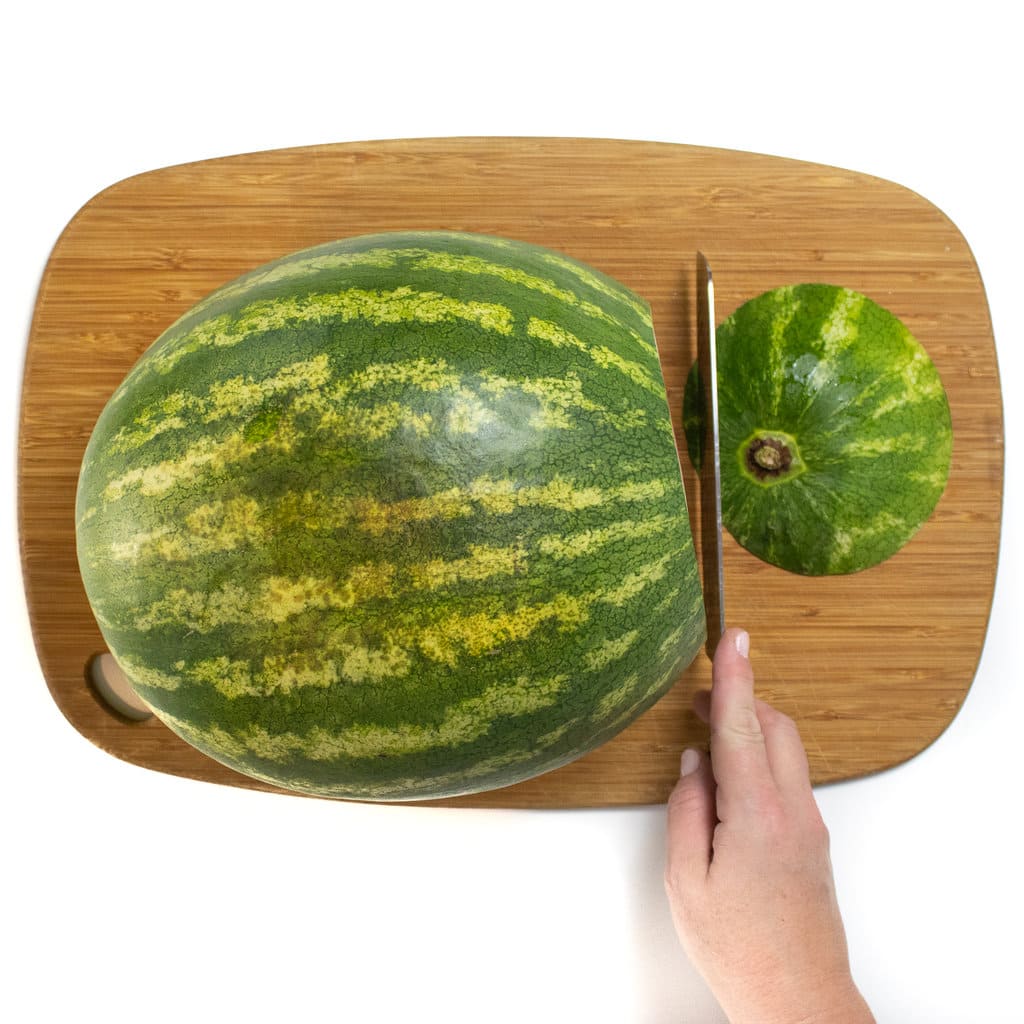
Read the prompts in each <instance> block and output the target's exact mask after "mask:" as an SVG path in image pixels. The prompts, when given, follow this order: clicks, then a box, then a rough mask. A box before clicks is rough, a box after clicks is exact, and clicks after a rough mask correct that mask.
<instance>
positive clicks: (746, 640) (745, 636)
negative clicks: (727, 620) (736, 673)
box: [734, 629, 750, 658]
mask: <svg viewBox="0 0 1024 1024" xmlns="http://www.w3.org/2000/svg"><path fill="white" fill-rule="evenodd" d="M734 642H735V644H736V652H737V653H738V654H739V655H740V656H741V657H743V658H746V657H749V656H750V634H749V633H748V632H747V631H746V630H745V629H740V630H737V632H736V636H735V638H734Z"/></svg>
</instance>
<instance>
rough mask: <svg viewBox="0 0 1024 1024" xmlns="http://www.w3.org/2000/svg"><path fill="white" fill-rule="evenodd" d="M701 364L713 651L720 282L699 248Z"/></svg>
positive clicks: (719, 597) (706, 571)
mask: <svg viewBox="0 0 1024 1024" xmlns="http://www.w3.org/2000/svg"><path fill="white" fill-rule="evenodd" d="M697 370H698V374H699V376H700V383H701V395H702V397H703V400H704V417H703V427H704V443H703V446H702V447H703V450H702V455H701V461H700V532H701V561H702V570H703V578H704V612H705V615H706V616H707V632H708V637H707V651H708V654H709V655H711V656H713V655H714V652H715V648H716V647H717V646H718V641H719V640H720V639H721V638H722V634H723V633H724V632H725V575H724V572H723V570H722V473H721V452H720V447H719V435H718V349H717V347H716V343H715V285H714V279H713V278H712V276H711V267H710V266H709V265H708V261H707V259H706V257H705V256H704V254H703V253H702V252H698V253H697Z"/></svg>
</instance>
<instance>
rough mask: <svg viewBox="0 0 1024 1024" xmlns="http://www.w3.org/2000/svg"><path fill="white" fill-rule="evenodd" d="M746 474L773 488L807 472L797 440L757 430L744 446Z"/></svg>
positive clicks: (780, 432) (757, 481)
mask: <svg viewBox="0 0 1024 1024" xmlns="http://www.w3.org/2000/svg"><path fill="white" fill-rule="evenodd" d="M739 451H740V452H741V453H742V465H743V469H744V471H745V474H746V475H747V476H748V477H749V478H750V479H752V480H754V481H755V482H756V483H759V484H761V485H762V486H770V485H772V484H776V483H780V482H781V481H783V480H785V479H787V478H790V477H792V476H796V475H799V474H800V473H802V472H803V470H804V463H803V460H802V459H801V458H800V450H799V448H798V447H797V444H796V440H795V439H794V438H793V437H791V436H790V435H789V434H786V433H783V432H782V431H780V430H773V431H766V430H755V431H754V433H753V434H752V435H751V436H750V437H748V438H747V439H746V441H744V442H743V444H741V445H740V448H739Z"/></svg>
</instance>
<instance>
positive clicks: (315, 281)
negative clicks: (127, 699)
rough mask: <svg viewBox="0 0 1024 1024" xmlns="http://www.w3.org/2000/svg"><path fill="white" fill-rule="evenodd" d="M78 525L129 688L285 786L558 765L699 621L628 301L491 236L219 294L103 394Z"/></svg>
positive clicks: (584, 269) (682, 646)
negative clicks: (111, 390)
mask: <svg viewBox="0 0 1024 1024" xmlns="http://www.w3.org/2000/svg"><path fill="white" fill-rule="evenodd" d="M76 516H77V542H78V557H79V564H80V568H81V574H82V579H83V582H84V584H85V588H86V592H87V594H88V597H89V601H90V603H91V606H92V608H93V610H94V612H95V616H96V619H97V622H98V624H99V627H100V629H101V631H102V633H103V636H104V638H105V640H106V642H107V644H108V645H109V647H110V651H111V652H112V654H113V656H114V657H115V659H116V660H117V662H118V664H119V666H120V667H121V669H122V670H123V671H124V673H125V674H126V676H127V677H128V679H129V681H130V682H131V684H132V686H133V688H134V689H135V691H136V692H137V693H138V694H139V695H140V697H141V698H142V699H143V700H144V701H145V702H146V703H147V704H148V705H149V706H150V707H151V708H152V710H153V712H154V714H155V715H156V716H158V717H159V718H160V719H161V720H162V721H163V722H164V723H165V724H166V725H167V726H168V727H169V728H170V729H172V730H173V731H174V732H175V733H177V734H178V735H179V736H181V737H182V738H183V739H185V740H186V741H187V742H189V743H190V744H192V745H194V746H195V747H197V748H198V749H199V750H201V751H203V752H205V753H206V754H207V755H209V756H210V757H212V758H215V759H216V760H218V761H220V762H222V763H223V764H226V765H229V766H230V767H232V768H234V769H236V770H238V771H240V772H243V773H245V774H247V775H249V776H251V777H253V778H255V779H259V780H262V781H265V782H269V783H272V784H274V785H276V786H280V787H284V788H286V789H289V790H293V791H296V792H301V793H307V794H314V795H321V796H327V797H335V798H342V799H359V800H380V801H393V800H418V799H428V798H436V797H449V796H454V795H458V794H464V793H471V792H478V791H481V790H486V789H492V788H496V787H500V786H506V785H509V784H511V783H514V782H517V781H519V780H522V779H526V778H530V777H532V776H535V775H538V774H540V773H542V772H546V771H550V770H551V769H554V768H556V767H558V766H560V765H563V764H565V763H567V762H569V761H571V760H573V759H575V758H577V757H579V756H580V755H582V754H583V753H584V752H586V751H588V750H591V749H593V748H594V747H596V746H597V745H599V744H601V743H603V742H605V741H606V740H608V739H610V738H611V737H612V736H614V735H615V734H616V733H618V732H619V731H620V730H622V729H623V728H625V726H626V725H628V724H629V723H630V722H632V721H633V720H634V719H635V718H636V717H637V716H638V715H640V714H641V713H642V712H643V711H644V710H645V709H647V708H648V707H650V705H651V704H653V703H654V702H655V701H656V700H657V699H658V698H659V697H660V696H662V694H664V693H665V692H666V690H667V689H669V688H670V686H671V685H672V684H673V682H674V680H675V679H676V677H677V676H678V675H679V674H680V672H681V671H682V670H683V669H684V668H685V667H686V666H687V665H688V664H689V662H690V661H691V660H692V659H693V657H694V655H695V654H696V652H697V651H698V650H699V649H700V647H701V644H702V643H703V640H704V612H703V607H702V601H701V590H700V584H699V578H698V569H697V564H696V559H695V556H694V549H693V542H692V538H691V533H690V525H689V520H688V517H687V508H686V498H685V492H684V489H683V483H682V476H681V471H680V464H679V458H678V455H677V452H676V448H675V444H674V439H673V432H672V427H671V423H670V416H669V410H668V404H667V400H666V394H665V386H664V381H663V378H662V372H661V365H660V362H659V358H658V352H657V348H656V344H655V340H654V334H653V330H652V325H651V315H650V309H649V307H648V305H647V304H646V303H645V302H644V301H643V300H642V299H640V298H639V297H638V296H637V295H635V294H633V293H632V292H631V291H630V290H628V289H627V288H625V287H624V286H623V285H621V284H620V283H618V282H617V281H615V280H613V279H612V278H610V277H608V276H606V275H605V274H603V273H601V272H599V271H598V270H596V269H593V268H590V267H588V266H585V265H583V264H581V263H579V262H576V261H574V260H573V259H570V258H569V257H567V256H564V255H561V254H559V253H556V252H553V251H551V250H548V249H544V248H540V247H538V246H535V245H531V244H526V243H523V242H517V241H512V240H509V239H502V238H495V237H488V236H481V235H470V234H458V233H450V232H394V233H384V234H380V235H374V236H363V237H358V238H351V239H345V240H342V241H338V242H332V243H329V244H327V245H323V246H319V247H317V248H314V249H309V250H305V251H303V252H299V253H295V254H293V255H290V256H287V257H285V258H283V259H280V260H278V261H276V262H274V263H271V264H268V265H266V266H262V267H259V268H258V269H256V270H254V271H252V272H251V273H249V274H247V275H245V276H244V277H241V278H239V279H238V280H236V281H232V282H231V283H229V284H227V285H225V286H224V287H222V288H220V289H219V290H218V291H216V292H214V293H213V294H212V295H210V296H209V297H208V298H206V299H204V300H203V301H202V302H200V303H199V305H197V306H196V307H194V308H193V309H192V310H190V311H189V312H187V313H186V314H185V315H184V316H183V317H182V318H181V319H180V320H178V321H177V322H176V323H175V324H173V325H172V326H171V327H169V328H168V329H167V330H166V331H165V332H164V333H163V334H162V335H161V336H160V337H159V338H157V339H156V341H155V342H154V343H153V344H152V345H151V347H150V348H149V349H148V350H147V351H146V352H145V353H144V354H143V356H142V357H141V358H140V360H139V361H138V363H137V364H136V365H135V366H134V367H133V368H132V369H131V371H130V372H129V374H128V376H127V377H126V379H125V380H124V382H123V384H121V386H120V387H119V388H118V389H117V390H116V391H115V393H114V394H113V395H112V396H111V398H110V401H109V402H108V404H107V406H106V407H105V408H104V410H103V412H102V414H101V415H100V417H99V420H98V422H97V424H96V427H95V430H94V432H93V434H92V437H91V439H90V441H89V444H88V447H87V449H86V452H85V455H84V458H83V462H82V468H81V473H80V478H79V490H78V496H77V508H76Z"/></svg>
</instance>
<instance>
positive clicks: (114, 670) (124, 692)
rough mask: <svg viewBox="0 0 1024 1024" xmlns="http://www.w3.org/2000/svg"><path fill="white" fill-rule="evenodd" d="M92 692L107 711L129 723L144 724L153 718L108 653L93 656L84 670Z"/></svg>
mask: <svg viewBox="0 0 1024 1024" xmlns="http://www.w3.org/2000/svg"><path fill="white" fill-rule="evenodd" d="M85 677H86V679H88V680H89V684H90V685H91V686H92V689H93V692H94V693H95V694H96V695H97V696H98V697H99V698H100V700H101V701H102V702H103V704H104V705H105V706H106V707H107V709H108V710H110V711H113V712H115V713H116V714H117V715H118V716H119V717H121V718H126V719H128V720H129V721H130V722H144V721H145V720H146V719H147V718H152V717H153V712H152V711H151V710H150V709H149V707H148V706H147V705H146V704H145V703H144V702H143V700H142V699H141V698H140V697H139V696H138V694H136V692H135V691H134V690H133V689H132V686H131V683H129V682H128V679H127V677H126V676H125V674H124V672H122V671H121V666H120V665H118V663H117V662H116V661H114V656H113V655H112V654H110V653H109V652H106V651H105V652H104V653H103V654H94V655H93V656H92V657H91V658H90V659H89V661H88V664H87V665H86V668H85Z"/></svg>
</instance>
